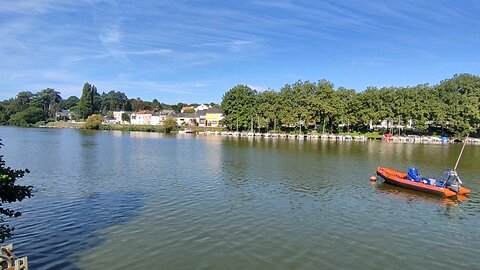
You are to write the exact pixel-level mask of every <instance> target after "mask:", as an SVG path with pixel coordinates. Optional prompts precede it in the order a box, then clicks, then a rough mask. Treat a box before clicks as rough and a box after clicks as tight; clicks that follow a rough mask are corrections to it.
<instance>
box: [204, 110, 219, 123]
mask: <svg viewBox="0 0 480 270" xmlns="http://www.w3.org/2000/svg"><path fill="white" fill-rule="evenodd" d="M222 119H223V113H222V110H220V109H215V108H212V109H208V110H206V112H205V124H206V126H209V127H218V126H220V121H221V120H222Z"/></svg>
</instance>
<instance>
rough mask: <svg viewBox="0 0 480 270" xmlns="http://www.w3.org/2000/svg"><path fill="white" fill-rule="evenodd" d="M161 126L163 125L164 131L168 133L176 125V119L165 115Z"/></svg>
mask: <svg viewBox="0 0 480 270" xmlns="http://www.w3.org/2000/svg"><path fill="white" fill-rule="evenodd" d="M163 126H164V127H165V132H166V133H170V132H171V131H172V130H174V129H175V128H176V127H177V120H176V119H175V117H173V116H167V117H165V120H164V121H163Z"/></svg>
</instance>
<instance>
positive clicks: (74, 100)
mask: <svg viewBox="0 0 480 270" xmlns="http://www.w3.org/2000/svg"><path fill="white" fill-rule="evenodd" d="M79 101H80V99H79V98H78V97H76V96H70V97H68V98H67V99H65V100H63V101H62V102H61V103H60V108H62V109H71V108H73V107H75V106H77V105H78V102H79Z"/></svg>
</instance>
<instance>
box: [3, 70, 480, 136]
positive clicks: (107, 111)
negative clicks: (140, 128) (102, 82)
mask: <svg viewBox="0 0 480 270" xmlns="http://www.w3.org/2000/svg"><path fill="white" fill-rule="evenodd" d="M479 100H480V77H478V76H475V75H470V74H460V75H455V76H454V77H453V78H451V79H448V80H445V81H442V82H440V83H439V84H438V85H434V86H430V85H427V84H421V85H417V86H413V87H383V88H377V87H369V88H367V89H366V90H365V91H363V92H357V91H355V90H353V89H345V88H343V87H339V88H337V89H335V88H334V86H333V84H332V83H331V82H328V81H326V80H320V81H318V82H309V81H305V82H302V81H298V82H296V83H294V84H287V85H285V86H284V87H282V88H281V89H280V91H273V90H267V91H263V92H257V91H256V90H253V89H251V88H250V87H248V86H246V85H238V86H235V87H233V88H232V89H230V90H229V91H227V92H226V93H225V95H224V97H223V100H222V103H221V105H222V106H221V108H222V110H223V113H224V116H225V119H224V123H225V125H226V126H227V127H228V128H229V129H231V130H239V131H242V130H260V131H269V130H275V131H278V130H280V129H281V130H287V131H293V130H296V131H302V132H305V131H307V130H309V129H312V128H315V127H316V128H317V130H319V131H320V132H327V131H328V132H338V131H366V130H368V129H370V127H371V125H372V124H373V125H376V124H379V123H380V122H381V121H385V120H387V121H388V124H389V126H390V127H391V126H393V125H402V126H408V125H410V124H412V125H413V127H414V129H412V130H411V131H413V132H419V133H420V132H423V133H439V134H448V135H464V134H466V133H475V132H476V133H478V131H479V130H478V129H479V123H480V112H479V106H480V105H479V104H480V101H479ZM197 105H199V104H190V106H197ZM210 105H211V106H212V107H213V108H219V107H220V106H219V105H218V104H214V103H211V104H210ZM185 106H188V104H186V103H181V102H180V103H178V104H174V105H168V104H165V103H160V102H159V101H158V100H156V99H154V100H153V101H144V100H142V99H140V98H135V99H130V98H128V97H127V96H126V95H125V94H124V93H122V92H120V91H110V92H108V93H102V94H99V93H98V91H97V88H96V87H95V86H94V85H91V84H89V83H85V84H84V87H83V90H82V95H81V98H80V99H79V98H77V97H75V96H71V97H69V98H68V99H65V100H64V99H62V97H61V96H60V93H59V92H57V91H55V90H54V89H50V88H47V89H44V90H42V91H40V92H38V93H36V94H33V93H31V92H29V91H22V92H20V93H18V95H17V97H16V98H12V99H9V100H5V101H3V102H0V124H11V125H21V126H26V125H33V124H37V123H42V122H48V121H54V120H69V119H70V120H72V119H74V120H85V119H86V118H87V117H88V116H90V115H92V114H101V115H104V116H106V115H111V111H118V110H124V111H139V110H152V111H160V110H164V109H171V110H174V111H175V112H177V113H178V112H180V110H181V108H182V107H185ZM62 110H69V111H70V114H69V115H68V116H65V115H61V116H56V112H60V111H62ZM124 120H127V115H125V118H124Z"/></svg>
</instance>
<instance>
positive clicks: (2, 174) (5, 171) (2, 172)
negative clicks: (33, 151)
mask: <svg viewBox="0 0 480 270" xmlns="http://www.w3.org/2000/svg"><path fill="white" fill-rule="evenodd" d="M2 146H3V144H2V140H1V139H0V148H1V147H2ZM26 173H29V171H28V170H27V169H26V170H15V169H12V168H10V167H7V166H6V165H5V160H4V159H3V155H0V200H1V203H0V215H1V216H0V242H3V241H4V240H5V239H6V238H8V237H10V236H11V235H12V231H13V228H11V227H9V226H8V224H5V223H4V222H5V219H4V216H6V217H18V216H20V215H21V212H19V211H15V210H12V209H9V208H5V207H3V205H4V204H5V203H12V202H17V201H22V200H23V199H25V198H27V197H28V198H30V197H31V196H32V187H31V186H21V185H17V184H15V181H17V180H18V179H20V178H22V177H23V176H24V175H25V174H26Z"/></svg>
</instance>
